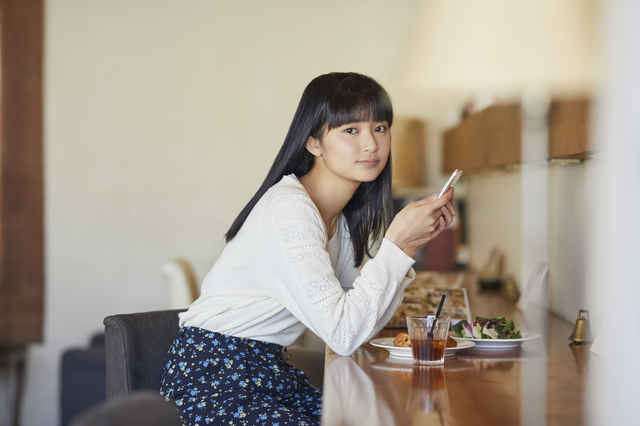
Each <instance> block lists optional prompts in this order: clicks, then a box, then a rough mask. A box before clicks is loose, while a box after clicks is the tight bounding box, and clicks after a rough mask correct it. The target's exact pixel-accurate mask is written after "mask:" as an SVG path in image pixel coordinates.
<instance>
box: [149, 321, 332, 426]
mask: <svg viewBox="0 0 640 426" xmlns="http://www.w3.org/2000/svg"><path fill="white" fill-rule="evenodd" d="M160 393H161V394H162V395H164V397H165V399H167V400H173V402H174V403H175V404H176V406H177V408H178V411H179V412H180V416H181V417H182V422H183V423H184V424H185V425H187V426H196V425H280V426H284V425H299V426H302V425H319V424H320V414H321V413H322V393H321V391H320V390H318V389H314V388H312V387H311V386H310V385H309V380H307V376H305V375H304V373H303V372H302V371H300V370H298V369H297V368H295V367H293V366H291V365H289V364H287V362H286V360H285V358H284V355H283V347H282V346H280V345H276V344H273V343H265V342H260V341H257V340H251V339H242V338H239V337H233V336H228V335H224V334H220V333H214V332H211V331H208V330H204V329H201V328H195V327H184V328H182V330H180V335H179V336H178V338H177V339H176V340H175V341H174V342H173V345H172V346H171V349H169V354H168V356H167V361H166V363H165V368H164V373H163V375H162V386H161V389H160Z"/></svg>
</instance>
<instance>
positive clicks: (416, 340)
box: [407, 315, 451, 365]
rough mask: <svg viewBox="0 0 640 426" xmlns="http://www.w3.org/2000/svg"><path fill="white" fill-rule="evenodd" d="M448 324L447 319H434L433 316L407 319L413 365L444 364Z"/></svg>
mask: <svg viewBox="0 0 640 426" xmlns="http://www.w3.org/2000/svg"><path fill="white" fill-rule="evenodd" d="M450 322H451V318H449V317H437V318H436V317H435V316H434V315H426V316H424V315H423V316H411V317H407V329H408V331H409V338H410V339H411V352H412V354H413V363H414V364H419V365H440V364H444V352H445V347H446V345H447V336H448V335H449V323H450Z"/></svg>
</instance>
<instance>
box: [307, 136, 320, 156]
mask: <svg viewBox="0 0 640 426" xmlns="http://www.w3.org/2000/svg"><path fill="white" fill-rule="evenodd" d="M307 151H309V152H310V153H311V155H313V156H315V157H319V156H320V141H319V140H318V139H316V138H314V137H313V136H309V139H307Z"/></svg>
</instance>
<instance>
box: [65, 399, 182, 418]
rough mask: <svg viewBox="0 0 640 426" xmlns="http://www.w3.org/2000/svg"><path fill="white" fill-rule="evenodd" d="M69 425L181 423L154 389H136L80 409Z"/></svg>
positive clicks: (171, 405)
mask: <svg viewBox="0 0 640 426" xmlns="http://www.w3.org/2000/svg"><path fill="white" fill-rule="evenodd" d="M71 426H182V421H181V420H180V415H179V414H178V411H177V410H176V408H175V406H174V405H173V404H172V403H170V402H167V401H165V400H164V398H163V397H162V396H160V394H159V393H158V392H157V391H156V392H152V391H135V392H132V393H131V394H130V395H127V396H126V397H118V398H111V399H109V400H108V401H106V402H104V403H102V404H99V405H96V406H94V407H92V408H90V409H88V410H85V411H83V412H82V413H81V414H80V415H78V416H77V417H75V418H74V419H73V421H72V423H71Z"/></svg>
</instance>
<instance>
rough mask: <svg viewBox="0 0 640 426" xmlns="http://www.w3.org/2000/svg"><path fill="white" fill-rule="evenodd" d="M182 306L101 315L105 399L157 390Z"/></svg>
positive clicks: (176, 331) (177, 331)
mask: <svg viewBox="0 0 640 426" xmlns="http://www.w3.org/2000/svg"><path fill="white" fill-rule="evenodd" d="M182 311H183V310H171V311H153V312H140V313H135V314H121V315H112V316H108V317H106V318H105V319H104V329H105V349H106V366H107V399H110V398H113V397H115V396H119V395H129V394H130V393H132V392H133V391H136V390H142V389H148V390H153V391H155V392H159V391H160V384H161V381H162V372H163V369H164V362H165V358H166V356H167V351H168V350H169V348H170V347H171V343H172V342H173V341H174V340H175V338H176V337H178V333H179V332H180V327H179V326H178V314H179V313H180V312H182Z"/></svg>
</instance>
